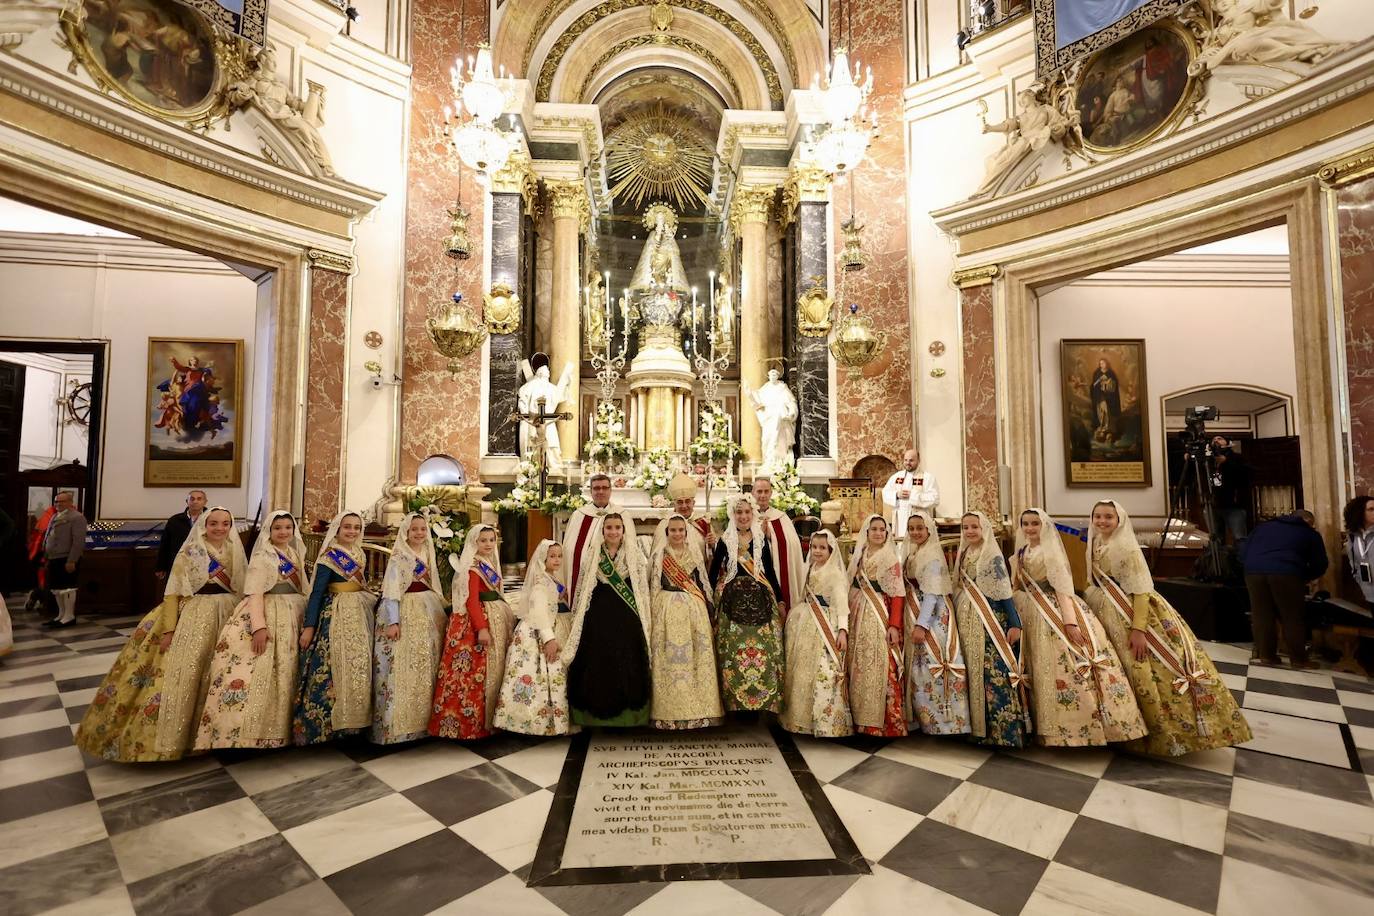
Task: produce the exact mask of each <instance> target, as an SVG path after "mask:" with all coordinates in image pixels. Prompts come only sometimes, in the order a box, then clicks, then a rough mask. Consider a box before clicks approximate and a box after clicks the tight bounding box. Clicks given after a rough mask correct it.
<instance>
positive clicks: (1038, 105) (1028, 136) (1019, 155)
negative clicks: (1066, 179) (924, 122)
mask: <svg viewBox="0 0 1374 916" xmlns="http://www.w3.org/2000/svg"><path fill="white" fill-rule="evenodd" d="M1072 126H1073V123H1072V121H1071V119H1070V118H1069V116H1068V115H1066V114H1064V113H1063V112H1062V111H1060V110H1059V109H1057V108H1055V107H1054V106H1053V105H1051V104H1049V103H1047V102H1042V101H1040V97H1039V95H1038V93H1037V92H1036V90H1035V89H1033V88H1032V89H1022V90H1021V91H1020V92H1018V93H1017V94H1016V114H1015V115H1012V116H1009V117H1008V118H1007V119H1006V120H1005V121H1000V122H998V123H996V124H989V123H987V122H986V121H984V122H983V133H985V134H986V133H999V134H1006V135H1007V145H1006V146H1004V147H1002V148H1001V149H1000V150H998V151H997V152H995V153H993V154H992V155H991V156H989V157H988V158H987V169H986V172H985V173H984V175H983V183H982V184H980V185H979V186H978V190H977V191H975V192H973V196H974V197H986V196H988V195H989V194H991V193H992V192H993V191H995V190H997V185H998V184H1000V183H1001V181H1002V178H1003V177H1004V176H1005V175H1006V174H1007V173H1008V172H1010V171H1011V170H1012V169H1014V168H1015V167H1016V166H1017V164H1018V163H1020V162H1021V160H1022V159H1024V158H1026V156H1028V155H1030V154H1031V153H1034V152H1039V151H1040V150H1042V149H1044V148H1045V146H1046V144H1048V143H1050V142H1051V141H1055V142H1058V141H1061V140H1063V139H1064V135H1065V134H1066V133H1068V132H1069V130H1070V129H1071V128H1072Z"/></svg>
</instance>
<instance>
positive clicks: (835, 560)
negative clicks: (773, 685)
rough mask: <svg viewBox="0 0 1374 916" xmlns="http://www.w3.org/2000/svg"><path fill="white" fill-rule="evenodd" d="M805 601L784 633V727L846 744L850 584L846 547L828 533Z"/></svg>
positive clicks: (817, 545) (813, 558) (814, 554)
mask: <svg viewBox="0 0 1374 916" xmlns="http://www.w3.org/2000/svg"><path fill="white" fill-rule="evenodd" d="M803 595H804V596H805V597H804V598H803V600H802V603H801V604H798V605H797V606H796V607H794V608H792V610H791V611H790V612H789V613H788V615H787V623H786V627H785V630H784V636H785V637H786V643H785V648H786V651H785V652H784V653H783V655H784V657H785V659H786V662H787V665H786V669H787V670H786V672H785V674H784V689H783V697H784V702H783V710H782V717H781V718H780V719H779V722H780V723H781V725H782V727H783V728H785V729H787V730H788V731H790V732H797V733H799V734H803V735H815V736H816V737H817V738H843V737H845V736H846V735H852V734H853V733H854V723H853V720H852V719H851V717H850V714H849V690H848V689H847V687H846V684H845V651H846V649H847V648H848V643H849V584H848V580H847V578H846V577H845V572H844V562H843V561H842V560H841V559H840V543H839V541H838V540H836V538H835V535H833V534H831V533H830V532H829V531H826V530H824V529H822V530H820V531H817V532H816V533H815V534H813V535H811V548H810V550H809V551H808V552H807V557H806V587H805V590H804V591H803Z"/></svg>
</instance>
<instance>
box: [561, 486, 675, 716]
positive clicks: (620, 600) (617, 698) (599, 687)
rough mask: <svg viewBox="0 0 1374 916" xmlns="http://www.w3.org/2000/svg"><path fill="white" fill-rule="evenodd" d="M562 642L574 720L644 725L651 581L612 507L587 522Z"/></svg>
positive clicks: (648, 682)
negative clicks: (565, 640)
mask: <svg viewBox="0 0 1374 916" xmlns="http://www.w3.org/2000/svg"><path fill="white" fill-rule="evenodd" d="M592 526H593V527H592V530H591V533H590V535H589V536H588V541H587V548H586V551H585V552H584V553H583V561H582V571H581V572H580V573H579V574H578V577H577V594H576V595H574V596H573V620H572V629H571V630H570V631H569V633H568V643H567V645H565V646H564V647H563V655H562V659H563V665H564V667H565V668H567V671H568V707H569V708H570V709H571V710H572V721H573V724H574V725H612V726H633V725H647V724H648V722H649V699H650V695H651V692H652V689H653V680H652V675H651V673H650V661H649V614H650V611H649V608H650V597H649V582H648V575H647V571H646V570H645V568H644V556H643V554H641V553H640V552H639V548H638V547H636V546H635V545H634V544H627V543H626V533H625V521H624V519H623V518H621V516H620V515H619V514H617V513H611V514H609V515H604V516H602V517H601V518H599V519H596V520H595V521H594V522H593V523H592Z"/></svg>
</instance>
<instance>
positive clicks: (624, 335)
mask: <svg viewBox="0 0 1374 916" xmlns="http://www.w3.org/2000/svg"><path fill="white" fill-rule="evenodd" d="M610 282H611V275H610V273H609V272H608V273H607V274H606V289H607V300H608V301H607V305H606V312H605V316H606V319H605V320H606V325H605V330H604V335H605V339H606V349H605V351H604V352H602V353H594V354H592V360H591V362H592V368H593V369H595V370H596V378H597V380H598V381H599V382H600V383H601V400H603V401H610V400H611V399H613V398H614V397H615V386H616V383H617V382H619V381H620V376H621V373H622V372H623V371H624V369H625V352H626V351H627V350H628V349H629V348H630V322H629V320H628V319H627V320H626V321H625V326H624V327H623V328H621V330H620V353H619V355H617V356H611V340H612V339H613V338H614V337H615V331H614V330H613V329H612V328H611V311H610V302H609V298H610V293H609V291H610ZM628 306H629V290H626V295H625V296H623V297H621V300H620V311H621V314H622V315H625V314H627V309H628Z"/></svg>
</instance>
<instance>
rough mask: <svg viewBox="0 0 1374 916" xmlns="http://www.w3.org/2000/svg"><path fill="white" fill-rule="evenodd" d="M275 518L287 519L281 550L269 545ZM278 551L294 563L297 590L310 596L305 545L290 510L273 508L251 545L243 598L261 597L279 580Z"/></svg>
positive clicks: (271, 544) (298, 526)
mask: <svg viewBox="0 0 1374 916" xmlns="http://www.w3.org/2000/svg"><path fill="white" fill-rule="evenodd" d="M204 514H205V513H204V512H202V513H201V515H204ZM279 518H289V519H291V540H289V541H287V542H286V544H285V545H284V546H283V547H282V548H278V547H277V545H275V544H273V543H272V523H273V522H275V521H276V520H277V519H279ZM278 549H281V550H282V552H284V553H285V554H286V558H287V559H288V560H290V561H291V562H292V563H294V564H296V569H298V570H299V571H300V576H301V588H302V589H303V590H304V591H305V593H306V594H309V593H310V579H309V578H308V577H307V576H306V575H305V542H304V541H303V540H301V528H300V525H299V524H297V522H296V517H295V516H294V515H292V514H291V510H290V509H274V510H272V512H271V513H269V514H268V516H267V518H266V519H264V520H263V523H262V527H261V528H260V529H258V539H257V540H256V541H254V542H253V555H252V556H250V557H249V558H248V572H247V574H246V575H245V576H244V579H243V594H244V595H264V594H266V593H267V592H269V591H271V590H272V588H273V587H274V586H275V585H276V584H277V583H278V582H280V581H281V573H280V571H279V570H278V568H277V567H278V563H277V551H278Z"/></svg>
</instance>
